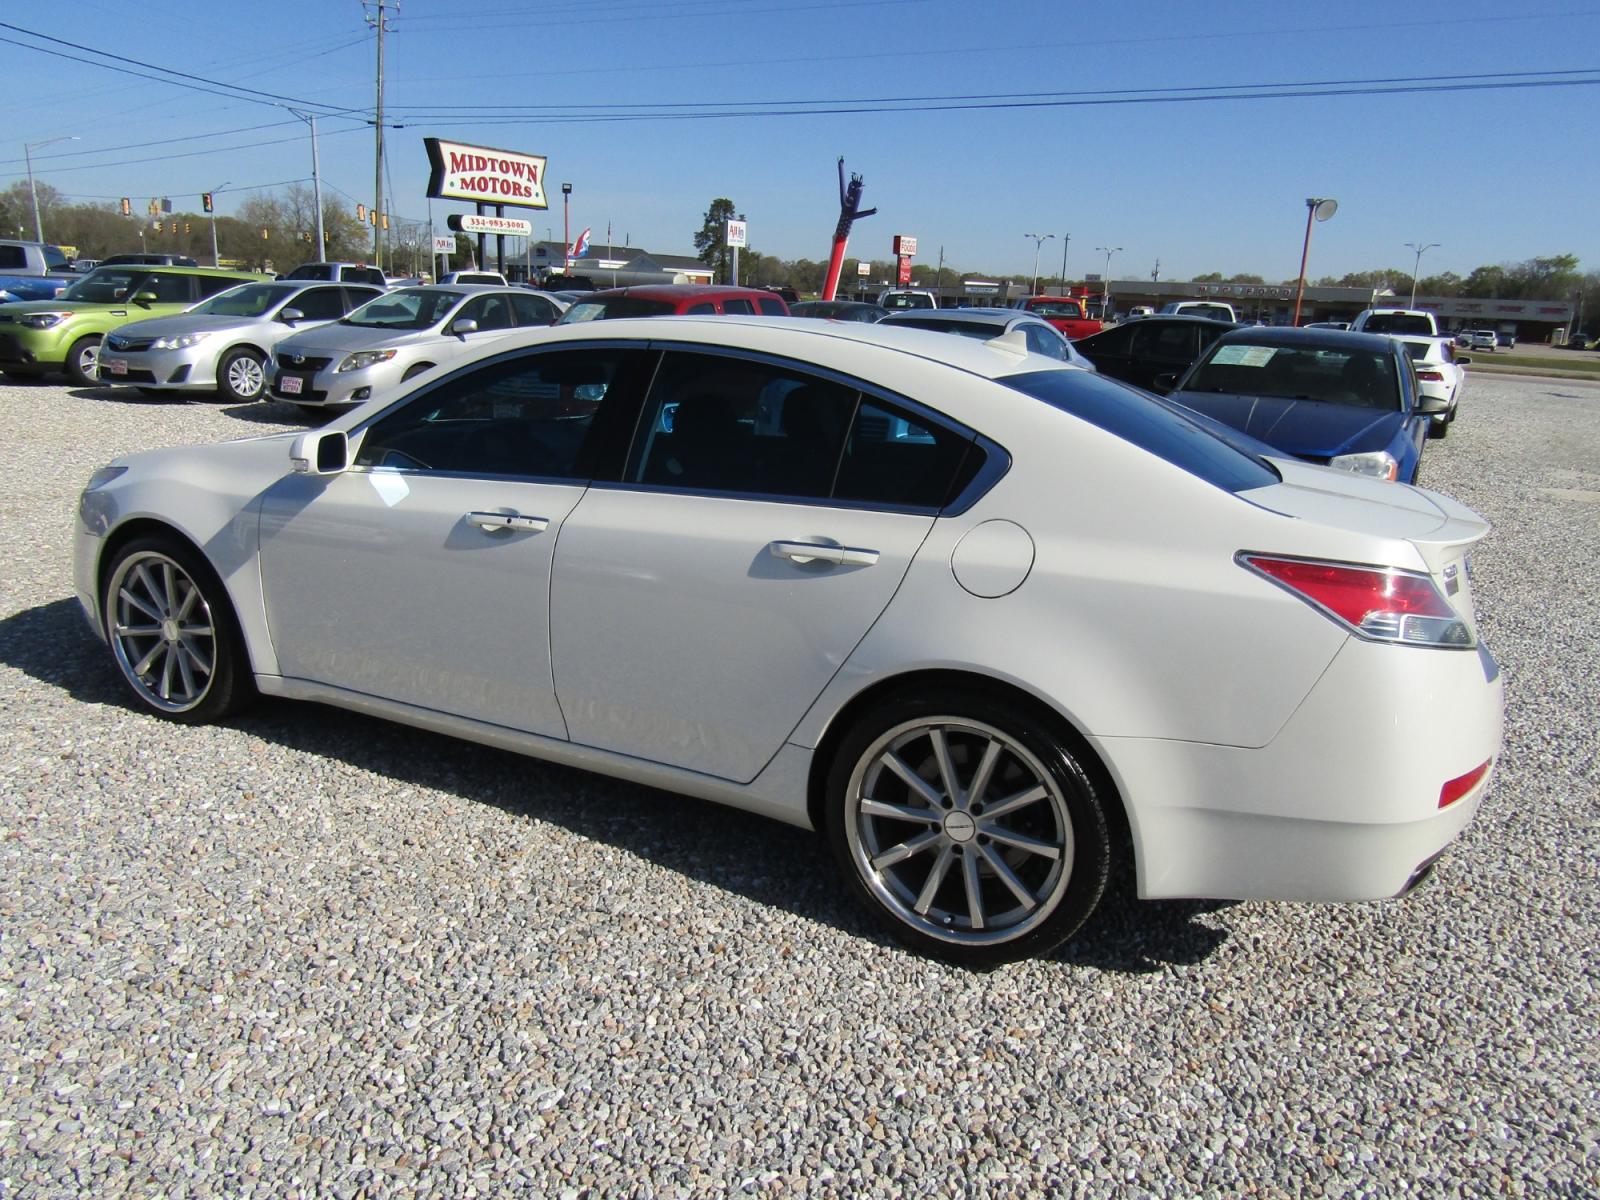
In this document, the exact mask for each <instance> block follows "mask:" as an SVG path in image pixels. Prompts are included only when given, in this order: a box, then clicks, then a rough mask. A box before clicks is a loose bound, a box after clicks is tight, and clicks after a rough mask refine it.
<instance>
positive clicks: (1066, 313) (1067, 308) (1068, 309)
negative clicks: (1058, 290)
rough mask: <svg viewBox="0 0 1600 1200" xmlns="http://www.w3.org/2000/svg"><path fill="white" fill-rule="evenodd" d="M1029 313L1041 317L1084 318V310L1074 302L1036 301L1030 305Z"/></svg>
mask: <svg viewBox="0 0 1600 1200" xmlns="http://www.w3.org/2000/svg"><path fill="white" fill-rule="evenodd" d="M1028 311H1029V312H1031V313H1033V314H1034V315H1035V316H1040V317H1082V316H1083V309H1081V308H1079V307H1078V305H1077V303H1076V302H1075V301H1072V300H1045V301H1042V302H1039V301H1036V302H1034V303H1032V304H1030V305H1028Z"/></svg>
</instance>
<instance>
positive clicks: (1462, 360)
mask: <svg viewBox="0 0 1600 1200" xmlns="http://www.w3.org/2000/svg"><path fill="white" fill-rule="evenodd" d="M1471 361H1472V356H1471V355H1469V354H1458V355H1456V357H1455V364H1456V366H1458V367H1464V366H1466V365H1467V364H1468V363H1469V362H1471Z"/></svg>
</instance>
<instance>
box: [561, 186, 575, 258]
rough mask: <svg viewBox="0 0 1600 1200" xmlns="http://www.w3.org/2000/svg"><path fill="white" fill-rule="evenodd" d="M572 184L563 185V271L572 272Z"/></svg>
mask: <svg viewBox="0 0 1600 1200" xmlns="http://www.w3.org/2000/svg"><path fill="white" fill-rule="evenodd" d="M571 213H572V185H571V184H570V183H563V184H562V185H561V273H562V274H563V275H571V274H572V216H571Z"/></svg>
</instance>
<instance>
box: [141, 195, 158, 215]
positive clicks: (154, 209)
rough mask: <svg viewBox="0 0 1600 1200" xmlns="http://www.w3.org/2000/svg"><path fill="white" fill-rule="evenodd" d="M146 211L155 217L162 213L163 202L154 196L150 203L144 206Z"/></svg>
mask: <svg viewBox="0 0 1600 1200" xmlns="http://www.w3.org/2000/svg"><path fill="white" fill-rule="evenodd" d="M144 210H145V212H147V213H149V214H150V215H151V216H152V217H153V216H155V215H157V214H158V213H159V212H160V211H161V202H160V201H159V200H157V199H156V198H155V197H154V196H151V197H150V203H149V204H147V205H145V206H144Z"/></svg>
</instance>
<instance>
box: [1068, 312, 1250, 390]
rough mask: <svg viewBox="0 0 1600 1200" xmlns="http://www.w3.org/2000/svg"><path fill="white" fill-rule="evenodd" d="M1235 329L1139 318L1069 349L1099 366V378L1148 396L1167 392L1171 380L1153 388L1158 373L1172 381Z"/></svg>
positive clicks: (1200, 320) (1203, 320) (1199, 321)
mask: <svg viewBox="0 0 1600 1200" xmlns="http://www.w3.org/2000/svg"><path fill="white" fill-rule="evenodd" d="M1239 328H1241V326H1239V325H1235V324H1233V323H1231V322H1229V321H1213V320H1211V318H1209V317H1183V316H1167V317H1162V316H1154V317H1141V318H1139V320H1137V321H1129V322H1127V323H1126V324H1124V325H1117V326H1115V327H1114V328H1111V329H1104V330H1101V331H1100V332H1099V333H1092V334H1090V335H1089V336H1088V337H1086V338H1079V339H1078V340H1077V341H1075V342H1073V343H1072V344H1073V347H1074V348H1075V349H1077V350H1078V352H1079V353H1081V354H1082V355H1083V356H1084V357H1085V358H1087V359H1088V360H1089V361H1090V362H1092V363H1094V365H1095V366H1096V367H1098V368H1099V370H1100V373H1101V374H1102V375H1109V376H1111V378H1113V379H1121V380H1123V381H1124V382H1126V383H1131V384H1134V385H1136V386H1138V387H1142V388H1146V389H1148V390H1150V391H1153V392H1164V391H1167V390H1169V389H1170V387H1171V385H1172V381H1171V380H1166V381H1163V385H1161V386H1158V385H1157V382H1156V381H1157V380H1158V379H1160V377H1161V376H1163V375H1168V376H1172V377H1174V378H1176V377H1177V376H1179V375H1182V374H1183V373H1184V372H1185V371H1187V370H1188V369H1189V364H1190V363H1192V362H1194V360H1195V359H1197V358H1199V357H1200V356H1201V355H1202V354H1204V353H1205V352H1206V350H1207V349H1209V348H1210V346H1211V343H1212V342H1214V341H1216V340H1217V339H1218V338H1219V337H1221V336H1222V335H1223V334H1225V333H1227V332H1228V331H1229V330H1231V329H1239Z"/></svg>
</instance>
